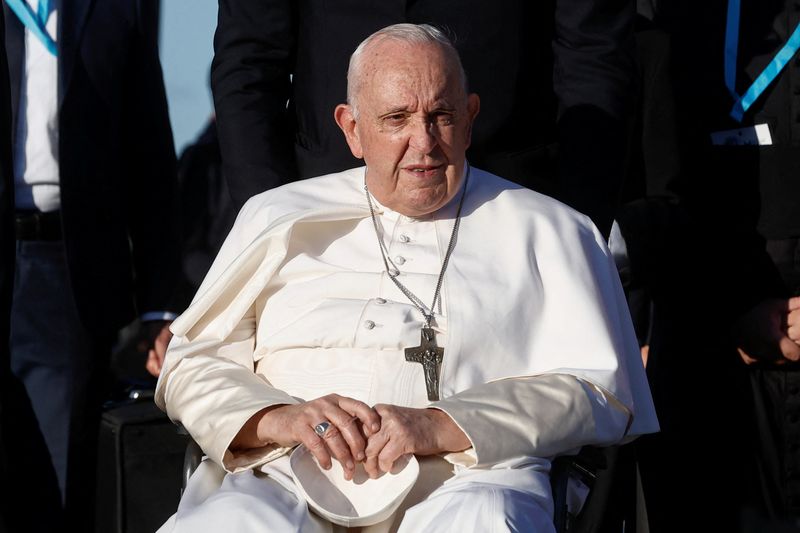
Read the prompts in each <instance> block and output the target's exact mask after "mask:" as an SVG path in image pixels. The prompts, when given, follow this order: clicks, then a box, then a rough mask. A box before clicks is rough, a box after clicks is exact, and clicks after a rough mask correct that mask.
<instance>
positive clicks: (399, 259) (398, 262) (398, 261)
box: [394, 255, 406, 265]
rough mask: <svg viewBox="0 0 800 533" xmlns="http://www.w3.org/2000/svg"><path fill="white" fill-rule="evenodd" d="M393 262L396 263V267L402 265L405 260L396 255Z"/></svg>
mask: <svg viewBox="0 0 800 533" xmlns="http://www.w3.org/2000/svg"><path fill="white" fill-rule="evenodd" d="M394 262H395V263H397V264H398V265H402V264H403V263H405V262H406V258H405V257H403V256H402V255H398V256H397V257H395V258H394Z"/></svg>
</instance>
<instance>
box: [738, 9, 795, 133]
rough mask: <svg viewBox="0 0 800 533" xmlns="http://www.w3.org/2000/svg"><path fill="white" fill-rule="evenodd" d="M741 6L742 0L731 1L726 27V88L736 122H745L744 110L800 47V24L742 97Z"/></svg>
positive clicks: (773, 79)
mask: <svg viewBox="0 0 800 533" xmlns="http://www.w3.org/2000/svg"><path fill="white" fill-rule="evenodd" d="M740 8H741V0H728V22H727V24H726V26H725V87H727V88H728V92H730V93H731V96H732V97H733V99H734V101H735V103H734V104H733V109H731V117H733V118H734V119H735V120H736V121H737V122H741V121H742V118H743V117H744V114H745V112H746V111H747V110H748V109H749V108H750V106H751V105H753V102H755V101H756V100H757V99H758V97H759V96H761V93H763V92H764V91H765V90H766V89H767V87H769V85H770V84H771V83H772V82H773V81H775V78H777V77H778V74H780V73H781V70H783V67H785V66H786V64H787V63H788V62H789V60H790V59H792V57H793V56H794V54H795V53H796V52H797V50H798V49H800V24H798V25H797V26H796V27H795V29H794V31H793V32H792V35H791V37H789V40H788V41H786V44H785V45H783V48H781V49H780V51H779V52H778V53H777V54H776V55H775V57H773V58H772V61H770V63H769V65H767V66H766V68H765V69H764V70H763V71H762V72H761V74H759V75H758V77H756V79H755V80H754V81H753V83H752V84H751V85H750V88H748V89H747V91H746V92H745V93H744V95H742V96H739V94H738V93H737V92H736V60H737V54H738V49H739V15H740Z"/></svg>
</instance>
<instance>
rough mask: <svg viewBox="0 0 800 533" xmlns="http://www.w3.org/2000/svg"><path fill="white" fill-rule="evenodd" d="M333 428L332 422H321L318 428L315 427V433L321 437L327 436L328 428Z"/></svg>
mask: <svg viewBox="0 0 800 533" xmlns="http://www.w3.org/2000/svg"><path fill="white" fill-rule="evenodd" d="M329 427H331V423H330V422H320V423H319V424H317V425H316V426H314V433H316V434H317V435H319V436H320V437H324V436H325V432H326V431H328V428H329Z"/></svg>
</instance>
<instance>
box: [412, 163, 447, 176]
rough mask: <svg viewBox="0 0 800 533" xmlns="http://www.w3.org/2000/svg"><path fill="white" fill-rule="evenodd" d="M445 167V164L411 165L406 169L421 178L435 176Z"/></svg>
mask: <svg viewBox="0 0 800 533" xmlns="http://www.w3.org/2000/svg"><path fill="white" fill-rule="evenodd" d="M443 167H444V165H409V166H407V167H405V170H406V171H408V172H410V173H411V174H413V175H414V176H418V177H420V178H430V177H433V176H435V175H436V174H437V173H438V172H439V171H440V170H441V169H442V168H443Z"/></svg>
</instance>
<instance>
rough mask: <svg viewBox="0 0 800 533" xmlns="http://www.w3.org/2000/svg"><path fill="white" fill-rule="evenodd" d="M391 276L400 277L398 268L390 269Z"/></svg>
mask: <svg viewBox="0 0 800 533" xmlns="http://www.w3.org/2000/svg"><path fill="white" fill-rule="evenodd" d="M389 275H390V276H399V275H400V271H399V270H397V269H396V268H390V269H389Z"/></svg>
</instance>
